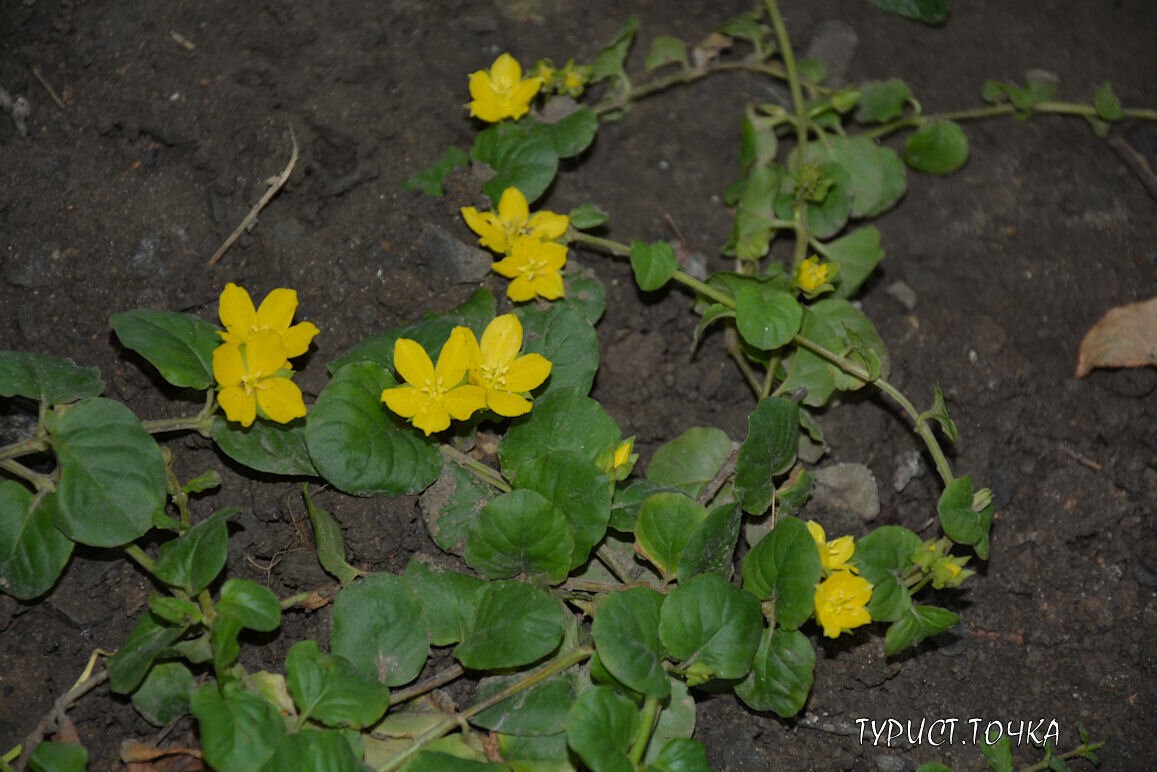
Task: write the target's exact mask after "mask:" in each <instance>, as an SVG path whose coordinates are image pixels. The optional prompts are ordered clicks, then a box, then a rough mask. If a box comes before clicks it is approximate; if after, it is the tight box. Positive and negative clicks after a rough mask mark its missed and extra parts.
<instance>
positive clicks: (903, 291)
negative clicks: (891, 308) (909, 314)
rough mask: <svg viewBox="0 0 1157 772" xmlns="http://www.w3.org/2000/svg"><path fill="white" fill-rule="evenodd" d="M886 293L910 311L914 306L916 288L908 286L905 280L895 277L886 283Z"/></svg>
mask: <svg viewBox="0 0 1157 772" xmlns="http://www.w3.org/2000/svg"><path fill="white" fill-rule="evenodd" d="M884 292H886V293H887V294H889V295H891V296H892V297H893V298H895V299H896V300H897V301H898V302H899V303H900V305H902V306H904V308H906V309H907V310H909V311H911V310H912V309H914V308H916V290H914V289H912V288H911V287H909V286H908V285H907V284H906V283H905V282H903V281H900V280H899V279H897V280H896V281H894V282H892V283H891V284H889V285H888V287H887V289H885V290H884Z"/></svg>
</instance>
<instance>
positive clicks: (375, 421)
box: [305, 362, 442, 496]
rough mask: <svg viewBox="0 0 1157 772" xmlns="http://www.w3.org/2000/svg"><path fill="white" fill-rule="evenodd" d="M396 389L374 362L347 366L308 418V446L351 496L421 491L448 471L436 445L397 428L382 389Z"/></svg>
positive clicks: (317, 461) (326, 474)
mask: <svg viewBox="0 0 1157 772" xmlns="http://www.w3.org/2000/svg"><path fill="white" fill-rule="evenodd" d="M395 385H397V384H396V383H395V382H394V380H393V378H391V377H390V376H389V375H388V374H387V373H386V371H385V370H383V369H382V368H381V366H379V365H377V364H374V363H373V362H355V363H352V364H349V365H346V366H345V367H343V368H342V369H341V370H339V371H338V372H337V374H336V375H335V376H334V377H333V380H332V381H330V382H329V384H328V385H327V386H326V387H325V389H324V390H323V391H322V392H321V396H320V397H318V400H317V404H316V405H314V408H313V410H311V411H310V413H309V417H308V418H307V419H306V426H305V441H306V446H307V447H308V448H309V455H310V457H311V458H312V459H313V461H314V464H316V466H317V470H318V471H319V472H320V473H321V475H322V477H324V478H325V479H326V480H328V481H329V482H331V483H333V484H334V486H336V487H337V488H340V489H341V490H343V491H345V492H346V493H352V494H354V495H356V496H372V495H376V494H382V493H384V494H387V495H392V496H396V495H398V494H400V493H418V492H419V491H421V490H422V489H424V488H425V487H426V486H428V485H429V484H430V483H432V482H433V481H434V478H435V477H437V476H438V470H439V469H441V468H442V459H441V457H440V455H439V454H438V451H437V450H435V449H434V447H433V445H432V444H431V443H428V442H425V441H423V440H421V439H419V438H418V437H416V436H415V435H413V434H412V433H410V432H409V431H408V430H399V429H397V428H395V426H394V423H393V420H392V419H391V417H390V414H389V411H387V410H386V408H385V406H384V405H383V404H382V390H383V389H385V388H388V387H390V386H395Z"/></svg>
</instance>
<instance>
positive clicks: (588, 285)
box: [515, 270, 607, 361]
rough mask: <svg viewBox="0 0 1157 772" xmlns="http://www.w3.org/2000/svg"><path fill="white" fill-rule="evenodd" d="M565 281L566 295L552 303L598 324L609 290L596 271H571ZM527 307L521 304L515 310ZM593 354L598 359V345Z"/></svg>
mask: <svg viewBox="0 0 1157 772" xmlns="http://www.w3.org/2000/svg"><path fill="white" fill-rule="evenodd" d="M563 281H564V283H565V285H566V297H565V298H562V299H560V300H556V301H555V302H554V303H553V304H552V305H554V306H566V307H568V308H573V309H575V310H576V311H578V312H579V313H580V314H582V315H583V318H584V319H586V320H587V322H589V323H590V324H591V325H592V326H593V325H594V324H596V323H597V322H598V321H599V319H601V318H602V316H603V312H604V311H606V310H607V292H606V290H605V289H603V284H602V282H600V281H599V280H598V279H597V278H595V273H594V271H591V270H584V271H583V272H582V273H570V274H567V275H566V276H565V277H563ZM526 307H527V306H525V305H521V306H518V308H516V309H515V310H516V311H517V310H518V309H522V308H526ZM592 356H593V357H594V359H595V360H596V361H597V360H598V351H597V347H596V351H595V352H594V354H593V355H592Z"/></svg>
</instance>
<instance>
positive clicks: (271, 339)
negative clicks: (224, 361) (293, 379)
mask: <svg viewBox="0 0 1157 772" xmlns="http://www.w3.org/2000/svg"><path fill="white" fill-rule="evenodd" d="M245 365H246V369H247V370H248V371H249V375H251V376H255V377H261V376H265V377H268V376H270V375H273V374H274V373H275V372H277V371H278V370H280V369H281V368H283V367H287V366H288V365H289V361H288V360H287V359H286V357H285V344H284V343H282V342H281V333H280V332H277V331H276V330H258V331H257V332H255V333H253V334H252V335H250V336H249V340H248V341H247V342H246V343H245Z"/></svg>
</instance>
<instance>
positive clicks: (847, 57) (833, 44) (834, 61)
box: [803, 19, 860, 88]
mask: <svg viewBox="0 0 1157 772" xmlns="http://www.w3.org/2000/svg"><path fill="white" fill-rule="evenodd" d="M859 45H860V36H859V35H857V34H856V30H855V29H854V28H853V27H852V26H851V25H850V24H846V23H845V22H842V21H839V20H838V19H829V20H827V21H824V22H820V25H819V26H818V27H816V34H815V37H813V38H812V40H811V43H809V44H808V47H807V50H806V51H804V54H803V56H804V58H805V59H818V60H820V61H821V62H823V63H824V67H826V68H827V71H828V77H827V80H825V81H824V85H825V86H832V87H834V88H839V87H840V86H842V85H844V76H845V75H847V74H848V67H850V66H851V64H852V57H854V56H855V55H856V48H857V47H858V46H859Z"/></svg>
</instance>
